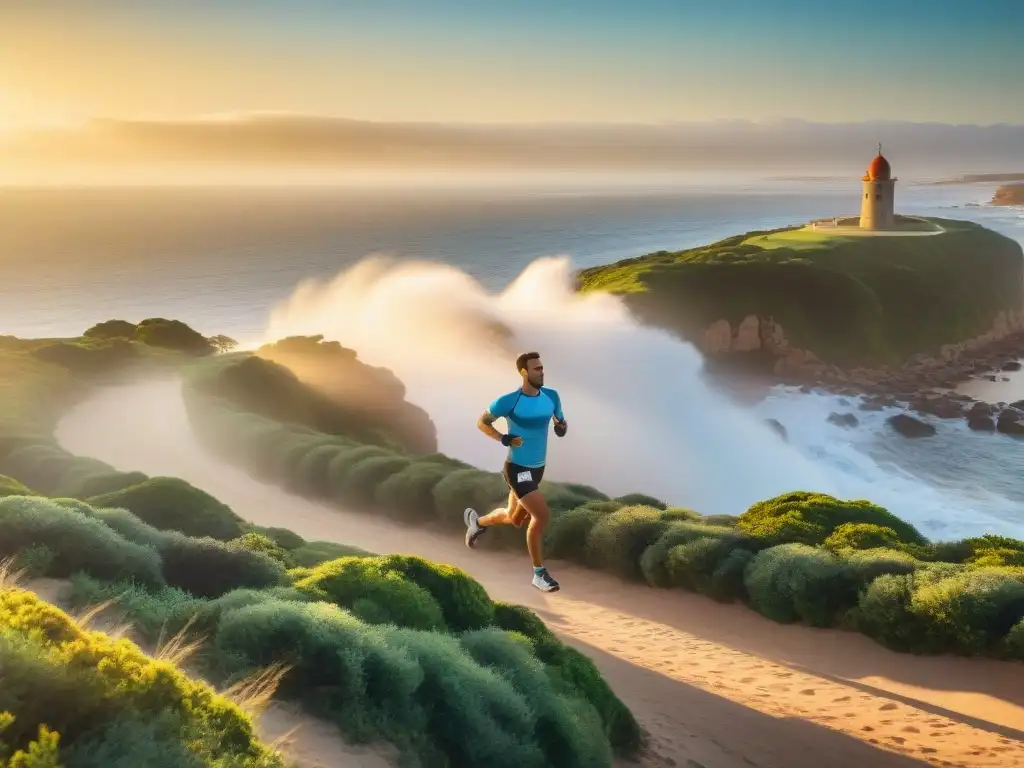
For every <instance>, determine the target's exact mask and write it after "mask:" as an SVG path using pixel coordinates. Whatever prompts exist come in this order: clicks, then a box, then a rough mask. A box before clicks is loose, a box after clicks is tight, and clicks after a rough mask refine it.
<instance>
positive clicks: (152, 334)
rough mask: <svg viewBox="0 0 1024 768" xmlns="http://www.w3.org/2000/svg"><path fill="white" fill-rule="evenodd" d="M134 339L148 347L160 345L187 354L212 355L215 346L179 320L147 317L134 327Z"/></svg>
mask: <svg viewBox="0 0 1024 768" xmlns="http://www.w3.org/2000/svg"><path fill="white" fill-rule="evenodd" d="M135 339H136V341H140V342H142V343H143V344H146V345H148V346H150V347H162V348H164V349H169V350H174V351H175V352H184V353H186V354H189V355H197V356H203V355H212V354H213V353H214V352H216V351H217V350H216V348H215V347H214V346H213V344H211V343H210V342H209V340H208V339H207V338H206V337H205V336H203V335H202V334H201V333H199V332H198V331H196V330H194V329H193V328H191V327H190V326H188V325H186V324H185V323H183V322H181V321H180V320H168V319H166V318H163V317H149V318H146V319H145V320H142V321H141V322H139V324H138V325H137V326H136V327H135Z"/></svg>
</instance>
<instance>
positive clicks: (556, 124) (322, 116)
mask: <svg viewBox="0 0 1024 768" xmlns="http://www.w3.org/2000/svg"><path fill="white" fill-rule="evenodd" d="M275 119H276V120H291V121H295V122H314V121H319V122H333V123H352V124H364V125H387V126H434V127H453V128H458V127H473V128H487V127H492V128H674V127H680V128H683V127H697V126H713V125H721V124H730V125H736V126H741V125H746V126H751V127H778V126H784V125H787V124H799V125H805V126H820V127H838V126H862V125H878V126H931V127H943V128H981V129H986V128H1024V122H1022V123H1012V122H995V123H967V122H956V123H952V122H942V121H938V120H905V119H888V118H869V119H864V120H836V121H821V120H809V119H807V118H802V117H770V118H745V117H715V118H707V119H703V120H680V119H665V120H646V121H631V120H558V119H554V120H529V121H526V120H524V121H518V120H517V121H509V120H505V121H489V120H465V119H462V120H378V119H371V118H361V117H352V116H350V115H345V114H335V113H328V112H300V111H294V110H270V109H253V110H238V111H227V112H203V113H196V114H193V115H177V116H170V115H157V114H152V115H131V116H128V115H125V116H111V115H93V116H90V117H83V118H66V119H60V118H54V119H49V120H47V119H43V120H38V121H18V122H11V123H8V124H7V125H4V124H3V121H2V120H0V128H3V129H6V130H7V131H12V132H21V131H32V130H38V129H47V128H83V127H87V126H89V125H103V124H127V125H131V124H150V125H169V126H170V125H216V124H231V123H236V124H242V123H254V122H260V121H269V120H275Z"/></svg>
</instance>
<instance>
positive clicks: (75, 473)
mask: <svg viewBox="0 0 1024 768" xmlns="http://www.w3.org/2000/svg"><path fill="white" fill-rule="evenodd" d="M147 480H149V477H147V476H146V475H144V474H143V473H142V472H118V471H116V470H112V469H110V468H102V467H95V468H91V467H90V468H82V469H78V468H77V467H72V469H71V470H70V471H69V472H68V473H67V474H65V475H64V476H63V477H61V479H60V485H59V486H58V487H57V489H56V490H55V491H54V495H55V496H69V497H71V498H74V499H88V498H92V497H95V496H102V495H103V494H106V493H115V492H117V491H121V490H124V489H125V488H129V487H131V486H133V485H138V484H140V483H144V482H146V481H147Z"/></svg>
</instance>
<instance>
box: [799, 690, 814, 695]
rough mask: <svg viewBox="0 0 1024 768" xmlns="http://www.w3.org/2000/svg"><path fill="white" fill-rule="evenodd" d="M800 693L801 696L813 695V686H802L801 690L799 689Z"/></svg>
mask: <svg viewBox="0 0 1024 768" xmlns="http://www.w3.org/2000/svg"><path fill="white" fill-rule="evenodd" d="M800 693H801V695H803V696H813V695H814V689H813V688H804V689H803V690H802V691H800Z"/></svg>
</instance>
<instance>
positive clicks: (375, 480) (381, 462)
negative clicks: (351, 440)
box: [340, 456, 412, 506]
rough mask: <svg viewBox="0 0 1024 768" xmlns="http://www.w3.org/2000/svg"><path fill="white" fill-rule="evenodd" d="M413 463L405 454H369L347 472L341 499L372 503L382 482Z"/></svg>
mask: <svg viewBox="0 0 1024 768" xmlns="http://www.w3.org/2000/svg"><path fill="white" fill-rule="evenodd" d="M411 463H412V462H411V460H410V459H408V458H406V457H405V456H369V457H367V458H365V459H362V460H361V461H357V462H356V463H355V464H353V465H352V466H351V467H349V469H348V471H347V472H346V473H345V480H344V487H343V490H342V493H341V495H340V499H341V501H343V502H345V503H348V504H353V505H356V506H367V505H370V504H372V503H373V500H374V496H375V495H376V491H377V488H378V487H380V484H381V483H382V482H383V481H385V480H387V479H388V478H389V477H391V476H392V475H394V474H396V473H399V472H401V471H402V470H403V469H405V468H406V467H408V466H410V465H411Z"/></svg>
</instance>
